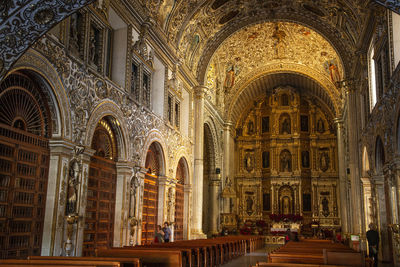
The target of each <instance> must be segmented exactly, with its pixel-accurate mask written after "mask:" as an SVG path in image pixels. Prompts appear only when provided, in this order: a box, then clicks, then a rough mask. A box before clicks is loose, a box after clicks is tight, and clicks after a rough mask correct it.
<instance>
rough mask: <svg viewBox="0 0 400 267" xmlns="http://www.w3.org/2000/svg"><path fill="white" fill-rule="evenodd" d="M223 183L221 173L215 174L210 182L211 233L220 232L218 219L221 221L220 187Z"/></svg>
mask: <svg viewBox="0 0 400 267" xmlns="http://www.w3.org/2000/svg"><path fill="white" fill-rule="evenodd" d="M220 185H221V179H220V175H218V174H213V175H212V177H211V179H210V183H209V190H210V191H209V192H210V199H209V203H210V205H209V207H210V209H211V211H210V215H211V216H210V218H208V219H209V224H208V225H209V226H210V229H209V231H210V234H211V235H216V234H218V225H219V224H218V221H219V218H218V217H219V188H220Z"/></svg>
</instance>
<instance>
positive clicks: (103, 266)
mask: <svg viewBox="0 0 400 267" xmlns="http://www.w3.org/2000/svg"><path fill="white" fill-rule="evenodd" d="M0 266H2V267H3V266H4V267H5V266H10V267H11V266H14V267H15V266H28V267H36V266H61V267H79V266H84V267H120V266H121V264H120V262H118V261H101V260H76V261H71V260H13V259H9V260H1V261H0Z"/></svg>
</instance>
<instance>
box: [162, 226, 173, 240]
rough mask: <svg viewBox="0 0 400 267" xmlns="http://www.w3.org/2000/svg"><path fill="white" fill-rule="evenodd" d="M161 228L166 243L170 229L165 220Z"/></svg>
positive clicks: (169, 235)
mask: <svg viewBox="0 0 400 267" xmlns="http://www.w3.org/2000/svg"><path fill="white" fill-rule="evenodd" d="M162 230H163V232H164V242H165V243H168V242H169V239H170V237H171V229H169V227H168V223H167V222H165V223H164V228H163V229H162Z"/></svg>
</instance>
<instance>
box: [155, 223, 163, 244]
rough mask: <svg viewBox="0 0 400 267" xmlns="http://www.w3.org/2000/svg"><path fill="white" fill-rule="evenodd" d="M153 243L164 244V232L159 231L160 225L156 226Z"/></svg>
mask: <svg viewBox="0 0 400 267" xmlns="http://www.w3.org/2000/svg"><path fill="white" fill-rule="evenodd" d="M154 243H164V231H163V230H162V229H161V225H157V229H156V233H155V235H154Z"/></svg>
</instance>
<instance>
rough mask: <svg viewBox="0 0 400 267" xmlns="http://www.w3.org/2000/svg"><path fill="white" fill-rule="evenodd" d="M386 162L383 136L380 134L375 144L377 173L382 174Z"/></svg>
mask: <svg viewBox="0 0 400 267" xmlns="http://www.w3.org/2000/svg"><path fill="white" fill-rule="evenodd" d="M384 164H385V149H384V148H383V143H382V139H381V137H380V136H378V137H377V138H376V145H375V170H376V173H377V174H382V172H383V165H384Z"/></svg>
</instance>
